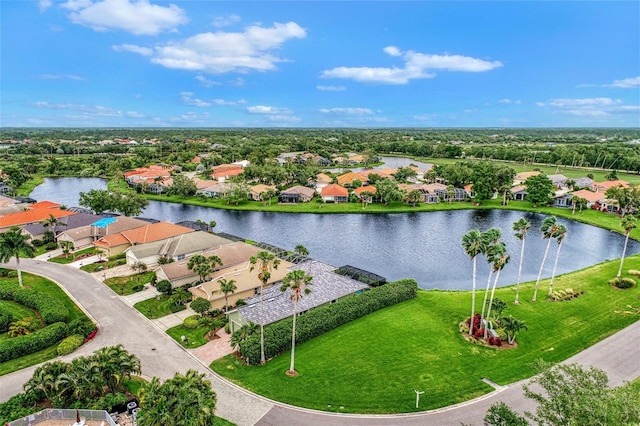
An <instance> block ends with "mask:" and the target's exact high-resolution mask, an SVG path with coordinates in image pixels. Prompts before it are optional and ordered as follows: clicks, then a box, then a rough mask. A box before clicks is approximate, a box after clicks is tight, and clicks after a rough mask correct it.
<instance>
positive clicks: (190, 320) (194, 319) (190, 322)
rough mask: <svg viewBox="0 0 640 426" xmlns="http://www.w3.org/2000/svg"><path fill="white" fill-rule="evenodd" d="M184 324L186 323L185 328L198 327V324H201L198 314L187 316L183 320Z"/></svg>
mask: <svg viewBox="0 0 640 426" xmlns="http://www.w3.org/2000/svg"><path fill="white" fill-rule="evenodd" d="M182 325H184V328H187V329H189V330H193V329H195V328H198V325H199V321H198V315H191V316H190V317H186V318H185V319H184V321H183V322H182Z"/></svg>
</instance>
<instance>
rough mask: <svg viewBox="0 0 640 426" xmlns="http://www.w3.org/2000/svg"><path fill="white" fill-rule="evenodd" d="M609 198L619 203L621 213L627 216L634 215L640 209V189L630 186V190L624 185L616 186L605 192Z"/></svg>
mask: <svg viewBox="0 0 640 426" xmlns="http://www.w3.org/2000/svg"><path fill="white" fill-rule="evenodd" d="M605 195H606V196H607V198H612V199H614V200H617V201H618V205H619V206H620V213H621V214H622V216H623V217H624V216H625V215H627V214H629V213H632V212H634V211H636V210H638V208H640V187H638V186H637V185H636V186H630V187H628V188H625V187H623V186H622V185H618V186H614V187H612V188H609V189H607V191H606V192H605Z"/></svg>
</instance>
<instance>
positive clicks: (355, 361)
mask: <svg viewBox="0 0 640 426" xmlns="http://www.w3.org/2000/svg"><path fill="white" fill-rule="evenodd" d="M618 265H619V262H617V261H612V262H606V263H603V264H599V265H595V266H593V267H590V268H588V269H585V270H582V271H578V272H574V273H571V274H566V275H563V276H560V277H557V278H556V283H555V285H554V287H555V289H563V288H573V289H574V290H581V291H585V294H583V295H582V296H580V297H579V298H577V299H574V300H572V301H566V302H547V301H545V300H544V295H545V294H546V290H547V286H548V280H546V281H543V282H542V283H541V285H540V290H539V295H538V298H539V301H538V302H537V303H533V302H530V299H531V297H532V294H533V284H532V283H527V284H526V285H525V286H523V288H522V292H521V301H522V302H523V303H522V304H521V305H519V306H515V305H513V304H511V303H509V308H508V309H507V311H506V312H505V314H507V315H508V314H512V315H513V316H514V317H516V318H518V319H521V320H524V321H525V322H526V324H527V325H528V327H529V330H528V331H523V332H522V333H521V334H520V335H519V337H518V343H519V347H518V348H516V349H505V350H497V349H493V348H485V347H480V346H475V345H472V344H470V343H467V342H466V341H465V340H464V339H463V337H462V336H461V335H460V332H459V331H458V324H459V323H460V322H461V321H462V320H463V319H464V318H467V317H468V316H469V314H470V312H469V310H470V306H471V293H470V292H468V291H450V292H444V291H436V290H434V291H420V292H419V293H418V297H417V299H415V300H412V301H408V302H404V303H402V304H400V305H397V306H395V307H391V308H387V309H384V310H382V311H378V312H376V313H373V314H370V315H368V316H366V317H364V318H361V319H359V320H356V321H354V322H352V323H349V324H347V325H345V326H342V327H339V328H338V329H336V330H334V331H332V332H330V333H327V334H325V335H323V336H320V337H318V338H316V339H313V340H311V341H309V342H306V343H304V344H302V345H300V346H299V347H297V348H296V370H298V372H299V373H300V374H299V375H298V376H297V377H295V378H291V377H288V376H286V375H285V374H284V372H285V370H287V369H288V367H289V360H290V358H289V357H290V354H289V353H285V354H282V355H280V356H278V357H276V358H274V359H273V360H271V361H269V362H268V363H267V364H266V365H265V366H252V367H247V366H244V365H243V364H241V363H240V362H239V360H238V359H237V358H235V357H233V356H227V357H225V358H222V359H221V360H218V361H215V362H214V363H213V364H212V365H211V368H212V369H214V370H215V371H216V372H217V373H219V374H221V375H222V376H224V377H227V378H229V379H230V380H232V381H234V382H236V383H238V384H240V385H241V386H243V387H246V388H247V389H250V390H252V391H255V392H257V393H259V394H261V395H264V396H266V397H268V398H272V399H275V400H278V401H282V402H286V403H289V404H293V405H298V406H302V407H308V408H314V409H320V410H328V411H336V412H349V413H402V412H413V411H418V410H416V408H415V393H414V390H415V389H417V390H423V391H425V392H426V394H425V395H424V396H423V398H422V399H421V406H420V411H421V410H425V409H433V408H438V407H443V406H447V405H451V404H455V403H458V402H461V401H465V400H469V399H471V398H474V397H476V396H479V395H482V394H484V393H487V392H490V391H491V390H492V389H491V388H490V387H489V386H488V385H486V384H484V383H483V382H482V381H481V379H482V378H483V377H486V378H489V379H490V380H493V381H494V382H497V383H499V384H503V385H504V384H508V383H512V382H514V381H517V380H520V379H523V378H526V377H530V376H532V375H533V374H534V370H533V369H532V367H531V362H532V361H534V360H536V359H540V358H542V359H544V360H547V361H551V362H557V361H561V360H564V359H566V358H568V357H570V356H571V355H573V354H575V353H577V352H579V351H581V350H583V349H585V348H587V347H589V346H591V345H593V344H594V343H596V342H598V341H600V340H602V339H603V338H605V337H606V336H608V335H610V334H612V333H614V332H615V331H617V330H620V329H622V328H624V327H625V326H627V325H629V324H631V323H633V322H634V321H637V320H638V316H637V315H628V314H623V313H616V312H615V311H616V310H623V309H625V307H626V306H627V305H630V304H631V305H634V306H638V305H640V301H639V300H638V297H639V295H640V288H639V287H638V286H636V287H634V288H632V289H629V290H624V291H623V290H617V289H614V288H611V287H610V286H609V284H608V280H609V279H610V278H611V277H613V276H615V274H616V272H617V268H618ZM625 269H640V256H634V257H631V258H628V259H627V260H626V262H625ZM469 278H470V279H471V277H469ZM514 295H515V288H514V287H508V288H502V289H498V290H497V291H496V296H497V297H499V298H502V299H503V300H505V301H509V302H511V301H513V299H514ZM481 297H482V295H480V298H481ZM480 303H481V302H480ZM341 406H342V407H344V408H340V407H341Z"/></svg>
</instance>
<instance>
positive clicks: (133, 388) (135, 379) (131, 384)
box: [124, 376, 147, 396]
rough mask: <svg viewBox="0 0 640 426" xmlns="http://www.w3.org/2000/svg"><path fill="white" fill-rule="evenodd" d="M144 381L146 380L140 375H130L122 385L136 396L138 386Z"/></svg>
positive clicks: (138, 390)
mask: <svg viewBox="0 0 640 426" xmlns="http://www.w3.org/2000/svg"><path fill="white" fill-rule="evenodd" d="M146 382H147V381H146V380H145V379H143V378H142V377H140V376H131V378H130V379H129V380H125V381H124V387H125V388H126V389H127V390H128V391H129V392H131V393H132V394H133V395H135V396H138V395H139V393H140V388H141V387H142V385H143V384H145V383H146Z"/></svg>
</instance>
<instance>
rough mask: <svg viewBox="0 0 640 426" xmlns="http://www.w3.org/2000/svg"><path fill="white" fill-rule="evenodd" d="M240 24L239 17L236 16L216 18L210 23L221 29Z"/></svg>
mask: <svg viewBox="0 0 640 426" xmlns="http://www.w3.org/2000/svg"><path fill="white" fill-rule="evenodd" d="M238 22H240V17H239V16H238V15H229V16H218V17H217V18H216V19H214V20H213V22H212V23H211V24H212V25H213V26H214V27H217V28H222V27H228V26H230V25H233V24H237V23H238Z"/></svg>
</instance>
